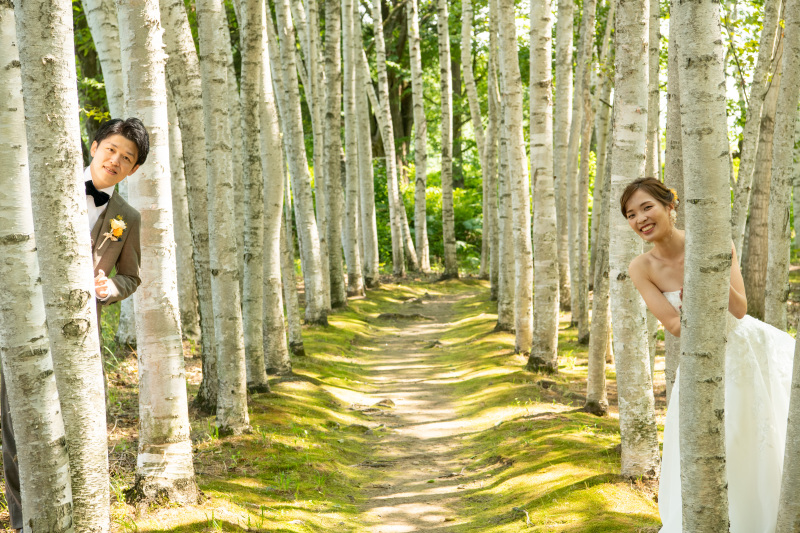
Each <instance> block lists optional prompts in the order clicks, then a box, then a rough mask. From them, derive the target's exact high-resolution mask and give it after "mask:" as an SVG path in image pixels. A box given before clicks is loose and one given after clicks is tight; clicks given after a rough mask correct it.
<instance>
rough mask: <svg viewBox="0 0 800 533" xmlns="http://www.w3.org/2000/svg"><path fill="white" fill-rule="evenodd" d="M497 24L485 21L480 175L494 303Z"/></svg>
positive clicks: (496, 274) (497, 255)
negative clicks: (483, 160)
mask: <svg viewBox="0 0 800 533" xmlns="http://www.w3.org/2000/svg"><path fill="white" fill-rule="evenodd" d="M497 75H498V68H497V20H496V17H490V21H489V79H488V83H487V88H486V90H487V92H488V93H489V94H488V100H489V102H488V104H489V105H488V114H489V122H488V124H487V125H486V139H485V142H486V147H485V149H486V169H484V172H483V187H484V199H485V200H484V201H485V206H486V210H485V211H484V215H483V225H484V235H485V234H486V233H487V232H488V234H489V235H490V237H489V239H490V250H489V279H490V280H491V289H490V298H491V299H492V300H497V293H498V287H499V277H500V223H499V220H498V177H497V169H498V155H499V146H498V142H499V139H500V94H499V92H498V85H497Z"/></svg>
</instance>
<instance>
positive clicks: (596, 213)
mask: <svg viewBox="0 0 800 533" xmlns="http://www.w3.org/2000/svg"><path fill="white" fill-rule="evenodd" d="M612 5H613V4H612ZM601 149H603V148H602V147H600V146H598V150H601ZM609 155H610V154H609ZM605 165H606V168H605V169H604V174H605V175H609V174H611V158H608V159H606V161H605ZM598 172H599V170H598ZM594 192H595V198H594V204H593V205H594V209H593V211H592V218H593V219H594V218H595V217H596V218H597V219H598V220H597V231H598V233H599V234H598V235H597V236H596V237H595V241H594V242H595V246H596V250H595V254H596V261H597V262H596V264H595V270H594V281H593V284H594V293H593V296H592V331H591V335H590V336H589V356H588V359H589V368H588V369H587V377H586V404H585V405H584V406H583V408H584V410H585V411H587V412H589V413H592V414H595V415H597V416H604V415H605V414H606V413H607V412H608V395H607V393H606V361H607V359H608V356H609V355H611V354H610V344H609V342H608V339H609V334H610V333H611V307H610V303H611V302H610V300H609V279H608V271H609V265H608V253H609V250H608V240H609V222H610V221H609V216H610V215H611V213H615V212H616V211H615V210H614V209H612V205H613V204H612V201H613V199H612V198H610V195H611V180H610V179H605V180H602V181H601V183H595V188H594ZM651 374H652V373H651Z"/></svg>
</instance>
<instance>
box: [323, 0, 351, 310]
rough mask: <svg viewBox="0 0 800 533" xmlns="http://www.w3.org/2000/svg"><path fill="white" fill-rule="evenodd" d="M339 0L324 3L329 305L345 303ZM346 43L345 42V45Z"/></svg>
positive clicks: (340, 15) (340, 13) (340, 21)
mask: <svg viewBox="0 0 800 533" xmlns="http://www.w3.org/2000/svg"><path fill="white" fill-rule="evenodd" d="M341 35H342V3H341V2H340V1H339V0H327V1H326V2H325V132H324V136H325V178H326V179H325V184H326V191H325V196H326V227H325V230H326V232H327V235H328V260H329V267H330V289H331V307H334V308H337V307H344V306H345V305H347V293H346V288H345V277H344V269H343V257H342V222H343V216H342V215H343V213H342V209H343V207H344V191H343V190H342V137H341V130H342V46H341ZM345 46H346V45H345Z"/></svg>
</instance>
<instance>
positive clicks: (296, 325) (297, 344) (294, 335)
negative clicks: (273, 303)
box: [281, 166, 306, 356]
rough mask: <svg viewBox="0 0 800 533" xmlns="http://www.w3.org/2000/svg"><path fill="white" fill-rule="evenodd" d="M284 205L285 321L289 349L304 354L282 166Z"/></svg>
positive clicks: (289, 210)
mask: <svg viewBox="0 0 800 533" xmlns="http://www.w3.org/2000/svg"><path fill="white" fill-rule="evenodd" d="M283 168H284V177H283V183H284V204H283V218H282V224H281V278H282V279H283V299H284V301H285V302H286V321H287V322H288V323H289V349H290V350H291V352H292V354H293V355H296V356H303V355H305V354H306V350H305V347H304V346H303V330H302V328H301V327H300V320H301V316H300V297H299V295H298V294H297V280H296V279H295V268H294V233H293V232H292V200H291V191H290V187H289V176H288V173H287V172H286V167H285V166H284V167H283Z"/></svg>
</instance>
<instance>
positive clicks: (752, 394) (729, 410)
mask: <svg viewBox="0 0 800 533" xmlns="http://www.w3.org/2000/svg"><path fill="white" fill-rule="evenodd" d="M678 203H679V202H678V197H677V194H676V193H675V191H673V190H670V189H668V188H666V187H665V186H664V185H663V184H662V183H661V182H660V181H658V180H656V179H653V178H644V179H638V180H636V181H634V182H633V183H631V184H630V185H629V186H628V187H627V188H626V189H625V191H624V192H623V193H622V196H621V197H620V208H621V210H622V214H623V216H625V217H626V218H627V219H628V223H629V224H630V226H631V228H632V229H633V230H634V231H635V232H636V233H637V234H638V235H639V236H640V237H641V238H642V239H644V240H645V241H647V242H649V243H651V244H653V248H652V249H651V250H650V251H648V252H645V253H643V254H642V255H640V256H638V257H636V258H635V259H634V260H633V261H632V262H631V264H630V267H629V269H628V272H629V274H630V276H631V279H632V280H633V283H634V285H635V286H636V288H637V289H638V290H639V293H640V294H641V295H642V298H644V301H645V303H646V304H647V307H648V309H650V311H651V312H652V313H653V314H654V315H655V316H656V318H658V319H659V320H660V321H661V323H662V324H663V325H664V327H665V328H666V329H667V331H669V332H670V333H672V334H673V335H676V336H680V334H681V324H680V311H681V298H682V296H683V260H684V249H685V243H686V240H685V233H684V232H683V231H682V230H679V229H676V228H675V218H676V212H675V210H676V209H677V208H678ZM731 251H732V254H733V261H732V264H731V281H730V289H729V298H728V310H729V314H728V328H727V329H728V331H727V339H728V342H727V348H726V352H725V448H726V455H727V462H726V466H727V476H728V503H729V516H730V522H731V525H730V531H731V532H732V533H773V532H774V531H775V523H776V520H777V515H778V498H779V495H780V486H781V471H782V469H783V453H784V445H785V442H786V419H787V416H788V411H789V393H790V387H791V375H792V361H793V355H794V339H793V338H792V336H791V335H789V334H787V333H785V332H783V331H780V330H778V329H776V328H774V327H772V326H770V325H768V324H765V323H763V322H760V321H759V320H756V319H755V318H752V317H751V316H748V315H746V313H747V300H746V298H745V291H744V282H743V280H742V273H741V271H740V270H739V263H738V260H737V258H736V250H735V249H733V247H731ZM679 374H680V371H679V372H678V376H677V377H676V380H675V385H674V387H673V389H672V396H671V398H670V403H669V407H668V409H667V417H666V421H665V423H664V451H663V458H662V464H661V479H660V483H659V495H658V509H659V513H660V514H661V521H662V523H663V527H662V529H661V532H662V533H681V531H682V519H681V479H680V449H679V434H678V425H679V423H678V416H679V414H678V406H679V399H678V397H679V385H678V383H679V381H680V376H679Z"/></svg>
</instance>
